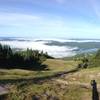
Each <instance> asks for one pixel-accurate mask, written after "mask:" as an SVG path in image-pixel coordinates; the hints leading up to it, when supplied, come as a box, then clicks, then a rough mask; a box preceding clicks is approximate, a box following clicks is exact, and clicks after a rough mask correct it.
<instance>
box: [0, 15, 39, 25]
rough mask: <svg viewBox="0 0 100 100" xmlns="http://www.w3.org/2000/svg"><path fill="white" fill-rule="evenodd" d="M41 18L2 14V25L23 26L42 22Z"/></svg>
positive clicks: (0, 17)
mask: <svg viewBox="0 0 100 100" xmlns="http://www.w3.org/2000/svg"><path fill="white" fill-rule="evenodd" d="M40 19H41V18H40V16H35V15H28V14H21V13H0V25H2V26H4V25H5V26H7V25H9V26H11V25H12V26H21V25H25V23H26V24H27V23H30V22H35V21H37V20H40Z"/></svg>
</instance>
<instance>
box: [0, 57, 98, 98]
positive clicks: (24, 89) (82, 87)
mask: <svg viewBox="0 0 100 100" xmlns="http://www.w3.org/2000/svg"><path fill="white" fill-rule="evenodd" d="M44 63H45V64H47V65H48V68H49V70H47V71H29V70H21V69H10V70H5V69H1V70H0V80H1V81H0V82H1V84H2V85H3V84H5V85H4V86H5V87H6V88H8V89H9V91H10V92H9V95H8V96H7V100H84V99H85V100H91V98H92V88H91V85H90V82H91V80H93V79H95V80H96V82H97V83H98V91H100V90H99V89H100V79H99V77H100V72H99V70H100V68H99V67H97V68H87V69H80V70H76V71H71V70H73V69H75V68H76V67H77V65H78V63H80V62H77V61H73V60H68V61H64V60H57V59H47V60H46V61H45V62H44ZM63 72H68V73H63ZM57 73H60V75H59V76H58V77H53V76H54V75H55V74H57ZM61 73H62V74H61ZM39 77H42V80H39V79H41V78H39ZM45 77H47V78H45ZM48 77H49V78H48ZM50 77H51V78H50ZM34 78H35V80H34ZM36 78H37V79H38V80H36ZM43 78H44V79H43ZM32 98H33V99H32Z"/></svg>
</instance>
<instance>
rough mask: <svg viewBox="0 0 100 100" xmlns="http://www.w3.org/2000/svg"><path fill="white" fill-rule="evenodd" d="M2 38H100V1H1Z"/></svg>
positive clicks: (0, 26) (0, 27) (0, 33)
mask: <svg viewBox="0 0 100 100" xmlns="http://www.w3.org/2000/svg"><path fill="white" fill-rule="evenodd" d="M0 36H17V37H24V36H25V37H26V36H28V37H39V38H40V37H43V38H46V37H48V38H56V37H64V38H100V0H0Z"/></svg>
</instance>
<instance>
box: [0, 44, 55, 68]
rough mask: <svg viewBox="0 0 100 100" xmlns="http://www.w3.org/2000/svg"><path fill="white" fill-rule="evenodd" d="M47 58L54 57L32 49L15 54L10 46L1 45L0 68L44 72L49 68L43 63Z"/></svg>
mask: <svg viewBox="0 0 100 100" xmlns="http://www.w3.org/2000/svg"><path fill="white" fill-rule="evenodd" d="M47 58H53V57H50V56H49V55H48V54H47V53H43V51H42V52H39V51H38V50H31V49H27V50H26V51H17V52H13V50H12V49H11V48H10V47H9V46H7V45H1V44H0V68H6V69H12V68H19V69H28V70H32V69H33V70H44V69H46V67H47V66H46V65H43V64H42V63H43V62H44V61H45V60H46V59H47Z"/></svg>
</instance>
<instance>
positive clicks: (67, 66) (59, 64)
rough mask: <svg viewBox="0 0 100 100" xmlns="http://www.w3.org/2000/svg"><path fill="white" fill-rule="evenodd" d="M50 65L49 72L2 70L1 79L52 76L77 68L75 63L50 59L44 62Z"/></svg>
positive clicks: (0, 70)
mask: <svg viewBox="0 0 100 100" xmlns="http://www.w3.org/2000/svg"><path fill="white" fill-rule="evenodd" d="M44 64H46V65H48V68H49V70H47V71H28V70H21V69H10V70H5V69H0V79H20V78H34V77H44V76H50V75H53V74H55V73H58V72H62V71H68V70H71V69H72V68H74V67H75V66H77V62H75V61H63V60H52V59H48V60H46V61H45V62H44Z"/></svg>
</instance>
